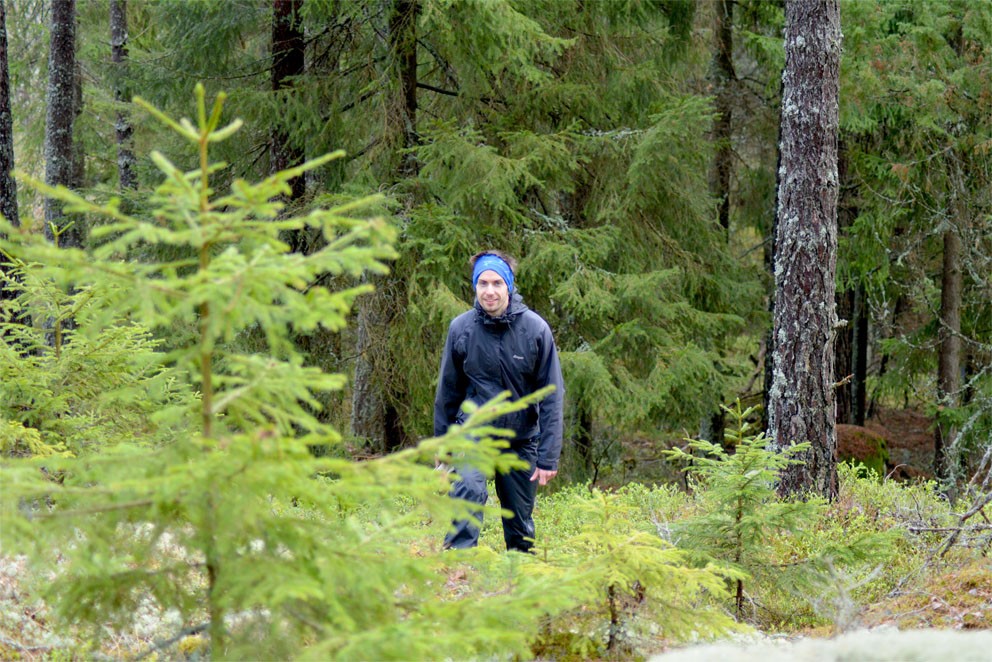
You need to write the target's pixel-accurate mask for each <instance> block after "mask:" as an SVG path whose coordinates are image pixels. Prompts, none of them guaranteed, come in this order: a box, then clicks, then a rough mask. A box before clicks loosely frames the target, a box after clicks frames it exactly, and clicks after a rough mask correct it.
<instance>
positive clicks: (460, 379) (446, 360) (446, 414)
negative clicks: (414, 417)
mask: <svg viewBox="0 0 992 662" xmlns="http://www.w3.org/2000/svg"><path fill="white" fill-rule="evenodd" d="M455 336H456V332H455V324H454V322H452V323H451V325H449V326H448V339H447V340H446V341H445V343H444V351H443V352H442V353H441V371H440V375H439V377H438V380H437V393H436V395H435V396H434V436H435V437H440V436H441V435H443V434H444V433H446V432H447V431H448V428H449V427H450V426H451V425H452V424H453V423H454V422H455V419H456V417H457V416H458V412H459V410H460V409H461V406H462V402H464V401H465V392H466V390H467V389H468V379H467V378H466V377H465V370H464V368H463V363H464V357H460V356H458V355H457V353H456V351H455Z"/></svg>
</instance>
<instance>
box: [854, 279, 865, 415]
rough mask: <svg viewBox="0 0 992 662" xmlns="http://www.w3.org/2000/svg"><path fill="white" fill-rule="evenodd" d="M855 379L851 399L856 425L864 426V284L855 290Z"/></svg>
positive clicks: (859, 284)
mask: <svg viewBox="0 0 992 662" xmlns="http://www.w3.org/2000/svg"><path fill="white" fill-rule="evenodd" d="M853 320H854V334H853V335H854V348H853V361H854V366H853V367H854V372H853V374H854V378H853V380H852V386H853V392H852V398H851V405H852V414H853V416H854V419H853V422H854V425H864V424H865V419H866V418H867V413H868V293H867V292H866V291H865V286H864V284H863V283H858V285H857V287H855V288H854V314H853Z"/></svg>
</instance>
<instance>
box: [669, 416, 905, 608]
mask: <svg viewBox="0 0 992 662" xmlns="http://www.w3.org/2000/svg"><path fill="white" fill-rule="evenodd" d="M724 410H725V411H726V412H727V414H728V415H729V416H730V419H731V424H730V425H728V427H727V431H726V435H727V440H728V442H730V446H731V447H732V448H733V452H732V453H729V452H728V451H727V450H725V449H724V447H723V446H721V445H718V444H714V443H712V442H710V441H706V440H696V439H691V440H687V446H688V448H689V449H690V450H691V452H686V451H685V450H682V449H678V448H676V449H673V450H671V451H669V452H668V453H669V455H670V456H671V457H672V458H674V459H676V460H680V461H683V462H684V463H685V464H686V471H687V472H688V474H689V476H690V479H691V484H692V487H693V493H694V498H695V500H696V501H697V502H698V504H699V514H697V515H693V516H691V517H689V518H687V519H685V520H684V521H682V522H680V523H678V524H677V525H676V527H675V531H676V533H677V535H679V536H680V546H682V547H684V548H685V549H686V550H687V551H689V552H690V553H691V554H692V555H693V557H694V558H696V559H697V561H698V562H700V563H708V562H712V560H718V561H720V562H722V563H725V564H727V565H728V566H729V567H730V568H732V569H734V570H735V571H736V575H735V578H734V580H733V581H734V586H733V591H732V592H733V595H734V608H735V612H736V614H737V616H738V618H747V619H748V620H750V621H751V622H754V623H756V624H766V625H767V624H770V623H771V624H776V625H777V624H779V623H782V622H789V621H802V619H803V618H804V616H803V611H804V609H806V608H808V607H810V604H809V601H808V600H807V598H809V597H810V596H822V595H824V593H825V592H828V591H829V590H830V589H831V587H832V586H834V585H835V584H836V582H837V581H838V580H839V579H838V578H839V575H838V570H844V571H850V572H853V573H855V575H856V576H863V575H864V573H865V572H866V568H867V569H868V570H867V572H870V568H871V567H873V565H872V564H877V563H884V562H885V560H886V559H887V558H888V556H889V555H890V554H891V553H892V551H891V547H892V542H893V536H892V535H891V534H889V533H887V532H884V531H879V530H878V529H877V528H874V527H862V528H860V529H858V528H853V527H846V528H844V529H843V530H842V531H837V530H835V529H833V528H832V527H831V525H830V524H829V523H827V515H828V504H827V502H826V501H825V500H823V499H821V498H819V497H816V496H812V495H807V497H806V498H805V499H801V498H790V499H782V498H780V497H779V496H778V494H777V493H776V489H775V488H776V481H777V478H778V475H779V472H780V471H781V470H782V469H783V468H784V467H786V466H788V465H789V464H793V463H796V462H798V460H796V459H794V457H793V456H794V455H796V454H798V453H801V452H803V451H804V450H805V449H806V448H807V447H808V443H804V444H797V445H794V446H790V447H788V448H785V449H783V450H781V451H778V452H775V451H771V450H768V449H767V448H766V445H767V441H768V440H767V439H766V437H765V436H764V433H763V432H758V433H757V434H755V433H753V432H752V426H753V424H752V423H750V422H749V420H748V419H749V418H750V416H751V414H753V413H754V410H755V408H753V407H752V408H749V409H746V410H744V409H742V408H741V405H740V402H738V403H737V404H736V406H735V407H734V408H727V407H724Z"/></svg>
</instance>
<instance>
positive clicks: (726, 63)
mask: <svg viewBox="0 0 992 662" xmlns="http://www.w3.org/2000/svg"><path fill="white" fill-rule="evenodd" d="M735 2H736V0H715V3H716V20H717V25H716V35H717V43H716V52H715V54H714V56H713V74H714V78H715V83H716V111H717V115H718V116H717V119H716V121H715V122H714V125H713V140H714V142H715V143H716V146H717V147H716V156H715V158H714V163H713V183H712V188H713V193H714V195H715V196H716V199H717V201H718V204H719V206H718V208H717V211H718V218H719V220H720V226H721V227H722V228H723V230H724V232H725V233H726V232H729V231H730V173H731V171H732V168H733V158H734V155H733V150H732V145H731V137H732V129H733V124H732V121H733V108H734V89H733V84H734V81H735V80H736V78H737V74H736V72H735V71H734V4H735Z"/></svg>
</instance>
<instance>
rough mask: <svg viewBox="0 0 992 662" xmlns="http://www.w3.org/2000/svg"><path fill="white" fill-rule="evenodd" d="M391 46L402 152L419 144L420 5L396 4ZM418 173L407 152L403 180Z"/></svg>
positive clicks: (411, 0) (411, 1)
mask: <svg viewBox="0 0 992 662" xmlns="http://www.w3.org/2000/svg"><path fill="white" fill-rule="evenodd" d="M389 44H390V48H391V50H392V52H393V54H394V57H395V60H396V68H397V73H398V75H399V82H400V89H399V99H398V103H397V104H396V105H397V106H399V108H400V112H399V120H400V122H401V123H402V131H403V149H404V150H410V149H411V148H412V147H414V146H416V144H417V140H418V138H417V2H416V0H394V2H393V12H392V14H391V15H390V18H389ZM416 173H417V161H416V157H415V156H414V154H412V153H411V152H409V151H405V153H404V154H403V159H402V164H401V166H400V169H399V174H400V176H404V175H414V174H416Z"/></svg>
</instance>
